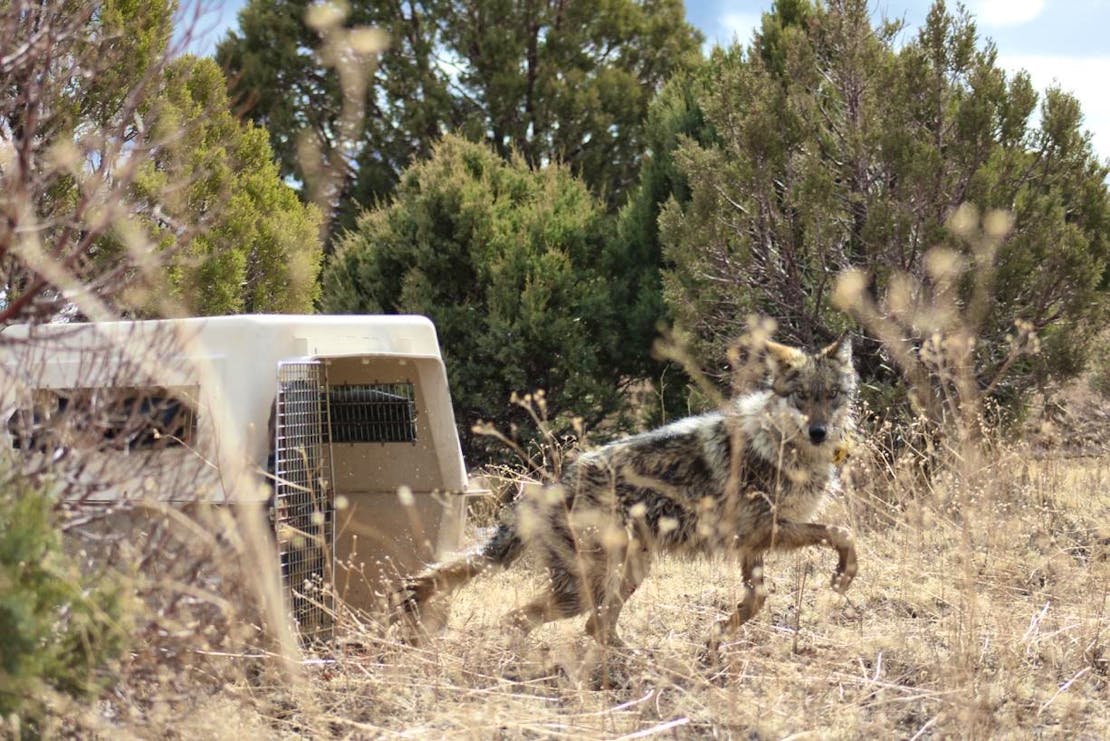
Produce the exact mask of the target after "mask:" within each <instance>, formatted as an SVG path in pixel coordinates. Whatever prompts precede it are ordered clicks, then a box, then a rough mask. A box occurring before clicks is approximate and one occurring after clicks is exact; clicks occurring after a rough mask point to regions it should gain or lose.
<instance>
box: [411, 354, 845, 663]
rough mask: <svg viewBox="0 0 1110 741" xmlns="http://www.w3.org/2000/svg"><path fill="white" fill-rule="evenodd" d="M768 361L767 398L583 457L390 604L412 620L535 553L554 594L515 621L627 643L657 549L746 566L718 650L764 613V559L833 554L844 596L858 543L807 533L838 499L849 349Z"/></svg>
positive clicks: (824, 532) (742, 400) (715, 638)
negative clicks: (625, 612)
mask: <svg viewBox="0 0 1110 741" xmlns="http://www.w3.org/2000/svg"><path fill="white" fill-rule="evenodd" d="M763 355H764V358H765V362H766V367H767V384H766V388H763V389H761V390H759V391H755V392H752V393H750V394H747V395H745V396H741V397H739V398H738V399H736V400H735V401H734V402H732V403H731V404H730V405H729V406H728V407H727V408H726V409H724V410H722V411H718V412H713V413H710V414H704V415H701V416H697V417H690V418H688V419H683V420H680V421H678V422H675V423H673V424H670V425H667V426H665V427H662V428H660V429H657V430H654V431H651V432H647V433H643V434H640V435H635V436H633V437H629V438H626V439H624V440H619V441H617V442H614V443H611V444H609V445H606V446H604V447H602V448H599V449H597V450H593V451H591V452H588V453H585V454H583V455H582V456H580V457H579V458H578V459H577V460H575V461H574V462H573V463H571V464H569V465H568V466H567V467H566V470H565V471H564V474H563V476H562V479H561V481H560V484H559V485H557V486H546V487H539V486H536V487H533V489H532V490H531V491H530V492H529V491H525V492H524V493H523V494H522V495H521V496H520V497H519V498H518V500H517V502H516V504H515V506H514V508H513V510H512V514H511V515H510V516H509V517H508V518H506V520H505V521H504V522H503V523H502V524H501V525H500V527H499V528H498V529H497V531H496V532H495V533H494V535H493V537H492V538H491V539H490V540H489V541H488V542H486V543H485V544H484V545H483V546H482V547H481V548H480V549H479V550H476V551H475V552H472V553H470V554H467V555H466V556H463V557H462V558H459V559H457V560H455V561H452V562H449V563H445V564H440V565H435V566H432V567H430V568H428V569H427V570H426V571H424V572H423V573H421V574H419V575H417V576H415V577H413V578H411V579H409V580H407V581H406V582H405V584H404V585H403V587H402V588H401V589H400V590H399V591H398V592H397V593H396V594H395V595H394V597H395V604H396V605H397V606H398V607H399V608H401V609H402V610H403V611H404V612H405V613H407V615H408V616H409V617H410V619H413V620H414V621H416V620H418V619H419V617H420V616H421V614H422V612H423V609H424V607H425V605H426V604H427V602H428V601H429V600H430V599H431V598H432V597H433V596H435V595H436V594H438V593H444V592H449V591H451V590H453V589H455V588H457V587H458V586H460V585H462V584H464V583H465V582H467V581H469V580H470V579H472V578H473V577H475V576H477V575H478V574H480V573H482V572H483V571H486V570H488V569H490V568H492V567H493V566H508V565H509V564H511V563H512V562H513V561H515V560H516V559H517V557H518V556H519V555H520V553H521V552H522V550H523V546H524V544H525V543H528V544H530V545H535V546H538V548H539V551H540V553H541V555H542V556H543V558H544V560H545V563H546V566H547V571H548V575H549V577H550V582H549V584H550V586H549V589H548V590H547V592H546V593H545V594H543V595H541V596H540V597H538V598H537V599H535V600H533V601H532V602H530V603H528V604H526V605H525V606H523V607H520V608H518V609H516V610H513V611H512V612H511V613H509V616H508V622H509V623H510V624H511V625H513V626H516V627H519V628H521V629H524V630H529V629H531V628H533V627H535V626H537V625H540V624H542V623H544V622H547V621H550V620H556V619H559V618H565V617H571V616H574V615H580V614H583V613H587V612H588V613H589V618H588V620H587V622H586V630H587V631H588V632H589V633H590V634H591V635H593V636H594V638H596V639H597V640H598V641H599V642H601V643H603V644H614V643H619V639H618V637H617V633H616V623H617V617H618V616H619V614H620V611H621V607H622V606H623V605H624V603H625V601H626V600H627V599H628V598H629V597H630V596H631V595H632V593H633V591H635V589H636V587H637V586H639V584H640V583H641V581H643V579H644V577H645V576H646V575H647V572H648V567H649V564H650V560H651V555H652V552H654V551H656V550H684V551H688V552H702V553H706V552H722V551H731V552H734V553H736V554H738V555H739V557H740V570H741V577H742V579H743V582H744V585H745V594H744V598H743V600H742V601H741V602H740V604H739V605H738V606H737V608H736V611H735V612H734V613H733V615H732V616H731V617H730V618H729V619H728V620H724V621H721V622H720V623H719V624H718V625H717V626H716V627H715V629H714V632H713V635H712V636H711V638H710V648H711V649H712V650H715V649H716V644H717V642H719V640H720V639H721V637H723V636H724V635H725V633H727V632H730V631H732V630H734V629H735V628H737V627H738V626H740V625H741V624H743V623H744V622H745V621H747V620H748V619H749V618H751V617H752V615H754V614H755V613H756V612H757V611H758V610H759V609H760V607H761V606H762V604H763V600H764V595H765V592H766V590H765V588H764V587H763V574H762V570H763V554H764V553H765V552H766V551H768V550H790V549H795V548H801V547H803V546H809V545H825V546H829V547H831V548H833V549H835V550H836V552H837V554H838V555H839V560H838V563H837V567H836V572H835V573H834V575H833V580H832V586H833V587H834V588H835V589H837V590H838V591H841V592H843V591H844V590H845V589H847V588H848V584H849V583H850V582H851V581H852V578H853V577H854V576H855V575H856V568H857V567H856V552H855V548H854V546H853V543H852V538H851V535H850V534H849V532H848V531H847V530H845V529H844V528H840V527H834V526H829V525H822V524H817V523H812V522H810V521H809V520H810V518H811V517H812V516H813V515H814V514H815V513H816V511H817V510H818V508H819V507H820V506H821V504H822V502H823V500H824V499H825V498H826V496H827V495H828V493H829V492H830V490H832V489H833V488H834V487H835V486H836V482H837V476H836V464H837V462H838V461H839V459H840V456H841V454H842V453H843V451H844V450H845V449H846V446H847V444H848V436H849V435H850V434H851V433H852V430H853V417H852V402H853V399H854V396H855V389H856V382H857V376H856V372H855V370H854V368H853V366H852V355H851V345H850V344H849V342H848V341H847V340H842V341H839V342H836V343H833V344H832V345H830V346H829V347H826V348H824V349H823V350H820V351H819V352H817V353H814V354H809V353H805V352H803V351H801V350H796V349H793V348H789V347H786V346H784V345H780V344H777V343H773V342H767V343H766V345H765V351H764V353H763Z"/></svg>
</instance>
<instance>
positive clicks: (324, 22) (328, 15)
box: [304, 2, 349, 33]
mask: <svg viewBox="0 0 1110 741" xmlns="http://www.w3.org/2000/svg"><path fill="white" fill-rule="evenodd" d="M348 10H349V8H348V6H347V3H345V2H326V3H317V4H315V5H311V6H309V8H308V10H306V11H305V14H304V22H305V25H307V26H308V27H309V28H313V29H315V30H317V31H319V32H321V33H322V32H324V31H328V30H331V29H332V28H335V27H336V26H338V25H339V24H340V23H342V22H343V20H344V19H345V18H346V17H347V12H348Z"/></svg>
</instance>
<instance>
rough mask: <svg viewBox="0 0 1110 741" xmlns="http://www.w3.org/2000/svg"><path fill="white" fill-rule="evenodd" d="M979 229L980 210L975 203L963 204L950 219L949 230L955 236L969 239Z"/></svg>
mask: <svg viewBox="0 0 1110 741" xmlns="http://www.w3.org/2000/svg"><path fill="white" fill-rule="evenodd" d="M978 227H979V209H978V208H976V207H975V204H973V203H964V204H961V205H960V207H959V208H957V209H956V211H955V212H954V213H953V214H952V216H951V217H950V218H949V219H948V228H949V229H951V230H952V231H953V232H954V233H955V234H957V235H959V236H961V237H964V238H968V237H971V236H973V235H974V234H975V230H976V229H977V228H978Z"/></svg>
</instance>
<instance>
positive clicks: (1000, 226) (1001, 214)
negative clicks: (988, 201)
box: [983, 209, 1014, 239]
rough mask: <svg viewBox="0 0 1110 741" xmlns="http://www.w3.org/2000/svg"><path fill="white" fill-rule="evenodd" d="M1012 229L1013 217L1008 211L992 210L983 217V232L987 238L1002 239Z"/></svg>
mask: <svg viewBox="0 0 1110 741" xmlns="http://www.w3.org/2000/svg"><path fill="white" fill-rule="evenodd" d="M1013 228H1014V216H1013V214H1011V213H1010V212H1009V211H1005V210H1003V209H994V210H993V211H988V212H987V215H986V216H984V217H983V231H984V232H986V234H987V236H988V237H993V238H995V239H1002V238H1003V237H1005V236H1006V235H1007V234H1009V233H1010V230H1011V229H1013Z"/></svg>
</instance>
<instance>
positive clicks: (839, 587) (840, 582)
mask: <svg viewBox="0 0 1110 741" xmlns="http://www.w3.org/2000/svg"><path fill="white" fill-rule="evenodd" d="M855 576H856V575H855V574H854V573H853V574H849V573H846V572H841V571H837V572H836V573H834V574H833V576H832V584H831V586H832V588H833V590H835V591H836V592H838V593H839V594H844V593H845V592H847V591H848V586H849V585H850V584H851V583H852V579H854V578H855Z"/></svg>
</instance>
